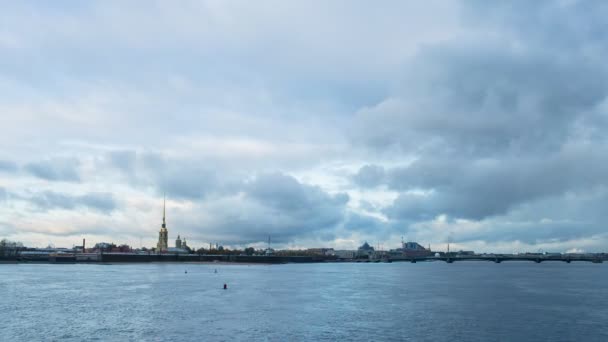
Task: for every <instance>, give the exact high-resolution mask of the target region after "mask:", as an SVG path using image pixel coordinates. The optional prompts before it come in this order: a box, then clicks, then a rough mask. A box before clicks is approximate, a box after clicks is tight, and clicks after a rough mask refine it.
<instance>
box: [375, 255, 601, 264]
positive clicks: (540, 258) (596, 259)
mask: <svg viewBox="0 0 608 342" xmlns="http://www.w3.org/2000/svg"><path fill="white" fill-rule="evenodd" d="M604 260H607V259H606V256H603V255H569V254H564V255H535V254H518V255H511V254H483V255H441V256H419V257H407V256H390V257H388V258H383V259H377V260H374V261H385V262H393V261H404V262H411V263H416V262H419V261H445V262H447V263H448V264H451V263H453V262H455V261H490V262H495V263H497V264H498V263H501V262H503V261H532V262H535V263H537V264H539V263H541V262H544V261H562V262H565V263H571V262H573V261H587V262H592V263H594V264H600V263H602V262H604Z"/></svg>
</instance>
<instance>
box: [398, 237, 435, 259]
mask: <svg viewBox="0 0 608 342" xmlns="http://www.w3.org/2000/svg"><path fill="white" fill-rule="evenodd" d="M395 252H396V253H397V254H401V255H404V256H407V257H424V256H432V255H433V252H431V248H430V247H429V248H428V249H427V248H424V247H422V246H421V245H420V244H419V243H417V242H403V241H402V242H401V248H397V249H396V250H395Z"/></svg>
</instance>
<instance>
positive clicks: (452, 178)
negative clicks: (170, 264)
mask: <svg viewBox="0 0 608 342" xmlns="http://www.w3.org/2000/svg"><path fill="white" fill-rule="evenodd" d="M607 14H608V5H606V4H604V3H603V2H592V1H554V2H552V1H509V2H500V3H499V2H485V1H440V0H431V1H424V2H422V1H420V2H413V1H389V2H386V3H384V4H383V5H382V6H378V5H377V4H374V3H371V2H363V1H331V2H327V1H301V2H283V1H263V2H245V1H180V2H172V1H156V2H137V3H136V2H124V1H87V2H67V1H53V2H49V3H43V2H6V3H3V4H2V5H0V22H2V23H3V25H2V26H0V118H1V120H0V122H2V134H0V239H2V238H7V239H9V240H13V241H20V242H23V243H24V244H26V245H28V246H39V247H42V246H46V245H48V244H49V243H52V244H54V245H56V246H67V247H69V246H72V245H75V244H79V243H80V242H81V241H82V239H83V238H86V240H87V241H90V242H91V243H95V242H115V243H121V244H122V243H125V244H129V245H131V246H133V247H139V246H140V245H143V246H146V247H154V246H156V245H157V242H158V240H159V229H160V226H159V225H160V222H161V218H162V216H161V214H162V206H163V203H162V199H163V194H165V193H166V196H167V201H166V210H167V217H168V222H167V225H168V226H169V227H170V233H169V236H168V240H169V243H171V244H172V243H173V241H174V240H175V238H176V237H177V235H178V234H180V235H181V236H182V237H187V238H188V244H189V246H191V247H194V248H200V247H204V246H206V245H208V244H209V243H210V242H212V243H220V244H222V245H225V246H235V247H247V246H259V247H260V248H264V247H265V245H266V241H267V237H268V236H269V235H270V236H272V241H273V246H275V247H277V248H308V247H330V248H335V249H356V248H357V247H358V246H360V245H361V244H362V243H363V242H364V241H368V242H369V243H370V244H372V245H374V246H375V245H376V244H378V243H380V244H382V245H383V246H385V248H386V249H390V248H396V247H398V246H399V245H400V243H401V237H402V236H404V237H405V238H406V240H407V241H417V242H419V243H420V244H422V245H423V246H426V245H427V244H431V245H432V246H433V248H434V249H437V250H441V249H445V245H446V244H447V242H448V241H451V246H452V247H451V248H454V249H465V250H474V251H477V252H484V251H492V252H504V253H512V252H525V251H538V250H543V251H551V252H566V251H586V252H599V251H608V231H606V227H605V222H606V221H607V219H608V214H607V213H606V210H604V207H605V203H606V202H607V199H608V181H607V180H606V174H608V173H607V172H606V171H607V169H608V161H607V157H606V156H608V153H607V152H608V142H607V140H606V138H605V132H606V130H607V129H608V120H607V118H608V82H607V81H606V80H608V78H607V76H608V75H607V74H608V70H607V69H608V66H606V63H605V62H604V59H605V58H604V56H605V55H606V53H607V52H608V43H607V42H606V40H605V38H604V34H602V32H603V31H604V30H603V29H604V26H605V25H604V22H605V17H606V15H607Z"/></svg>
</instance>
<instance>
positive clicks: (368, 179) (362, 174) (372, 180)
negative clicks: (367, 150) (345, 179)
mask: <svg viewBox="0 0 608 342" xmlns="http://www.w3.org/2000/svg"><path fill="white" fill-rule="evenodd" d="M353 181H354V182H355V184H357V185H359V186H361V187H364V188H373V187H375V186H378V185H380V184H383V183H385V182H386V180H385V172H384V168H383V167H382V166H378V165H364V166H363V167H361V168H360V169H359V171H358V172H357V173H356V174H355V175H354V176H353Z"/></svg>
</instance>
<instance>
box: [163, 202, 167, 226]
mask: <svg viewBox="0 0 608 342" xmlns="http://www.w3.org/2000/svg"><path fill="white" fill-rule="evenodd" d="M166 202H167V199H166V196H165V194H163V228H166V227H167V226H166V222H165V208H166Z"/></svg>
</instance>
